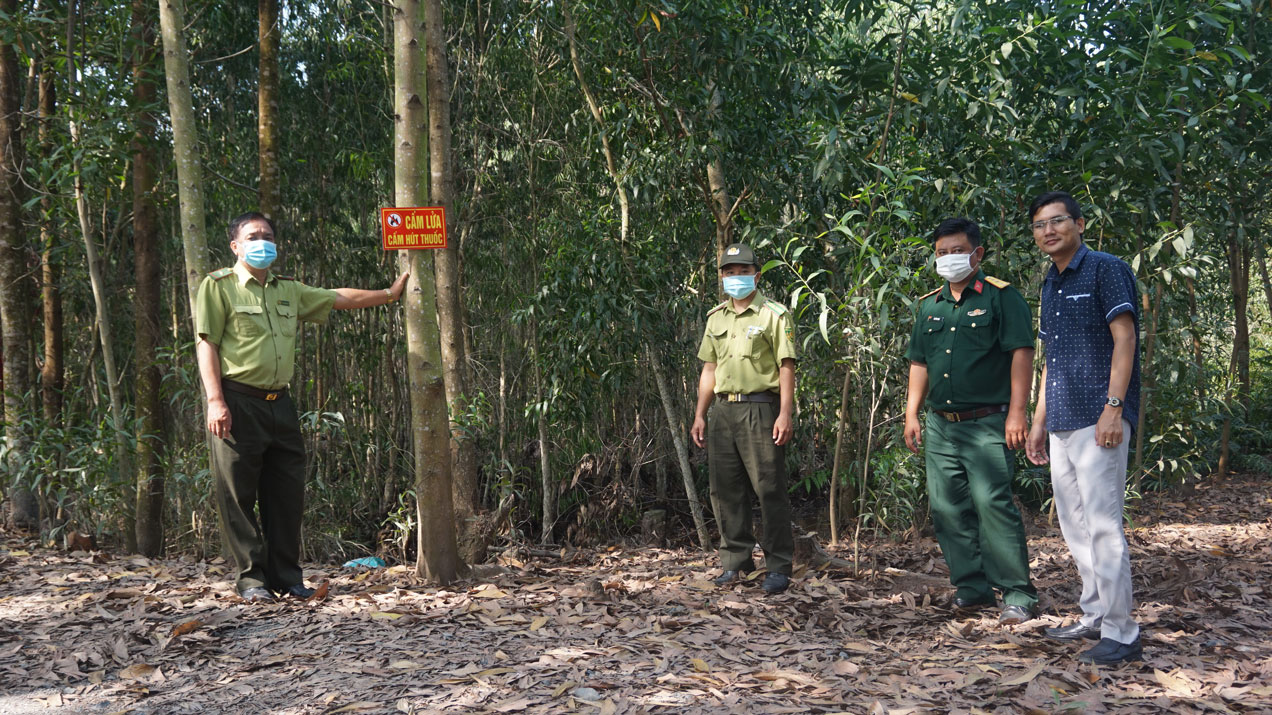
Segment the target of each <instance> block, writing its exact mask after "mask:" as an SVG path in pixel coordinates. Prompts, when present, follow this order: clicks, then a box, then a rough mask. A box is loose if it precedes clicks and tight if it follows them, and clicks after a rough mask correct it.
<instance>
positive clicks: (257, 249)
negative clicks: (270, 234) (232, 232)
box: [243, 239, 278, 269]
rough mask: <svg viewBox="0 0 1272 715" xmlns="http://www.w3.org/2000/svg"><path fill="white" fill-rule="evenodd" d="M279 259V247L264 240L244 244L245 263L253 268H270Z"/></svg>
mask: <svg viewBox="0 0 1272 715" xmlns="http://www.w3.org/2000/svg"><path fill="white" fill-rule="evenodd" d="M276 258H278V247H277V246H275V245H274V242H273V241H266V240H264V239H259V240H251V241H244V242H243V262H244V263H246V264H247V265H249V266H251V267H252V268H261V269H264V268H269V267H270V266H271V265H272V264H273V263H274V259H276Z"/></svg>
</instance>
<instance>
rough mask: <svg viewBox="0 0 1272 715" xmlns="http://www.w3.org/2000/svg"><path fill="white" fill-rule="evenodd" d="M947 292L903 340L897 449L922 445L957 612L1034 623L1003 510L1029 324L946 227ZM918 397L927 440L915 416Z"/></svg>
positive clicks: (1013, 294)
mask: <svg viewBox="0 0 1272 715" xmlns="http://www.w3.org/2000/svg"><path fill="white" fill-rule="evenodd" d="M933 242H934V244H935V249H936V270H937V273H939V274H940V275H941V277H942V278H944V279H945V280H946V283H945V285H944V286H942V287H941V288H938V289H937V290H934V291H932V292H931V293H928V294H927V295H925V296H923V297H922V298H921V299H919V301H918V309H917V313H916V315H915V321H914V331H913V333H912V334H911V336H910V350H909V352H908V353H907V354H906V356H907V357H908V358H909V359H910V383H909V395H908V399H907V400H906V410H905V442H906V446H908V447H909V448H910V450H911V451H913V452H915V453H916V454H917V453H918V451H919V446H920V445H923V446H924V451H925V453H926V459H927V478H928V496H929V498H930V501H931V505H932V521H933V522H934V524H935V526H936V536H937V540H938V541H939V542H940V544H941V551H942V552H943V553H944V554H945V562H946V564H948V565H949V569H950V581H951V582H952V583H953V584H954V586H955V587H956V588H957V593H956V594H955V599H954V603H955V606H956V607H957V608H959V609H964V608H975V607H979V606H983V605H992V604H994V603H996V598H995V596H994V589H995V588H997V589H998V590H999V591H1001V592H1002V594H1003V603H1004V607H1003V611H1002V614H1001V616H1000V618H999V622H1000V623H1002V624H1004V625H1014V624H1016V623H1020V622H1022V621H1025V620H1028V619H1029V618H1031V617H1032V615H1033V613H1034V609H1035V608H1036V607H1037V603H1038V592H1037V591H1036V590H1035V589H1034V587H1033V584H1032V583H1031V582H1030V579H1029V553H1028V550H1027V548H1026V543H1025V531H1024V525H1023V523H1022V522H1021V518H1020V512H1019V510H1017V509H1016V505H1015V504H1014V503H1013V502H1012V493H1011V481H1012V475H1013V473H1014V469H1015V458H1014V455H1012V453H1011V451H1010V450H1013V449H1019V448H1020V447H1021V446H1022V445H1023V444H1024V441H1025V437H1026V435H1027V430H1026V423H1025V408H1026V405H1027V403H1028V401H1029V388H1030V379H1031V376H1032V370H1033V352H1034V351H1033V322H1032V318H1031V316H1030V313H1029V306H1028V305H1026V304H1025V300H1024V298H1022V297H1021V295H1020V292H1019V291H1017V290H1016V289H1015V288H1013V287H1012V286H1011V285H1010V284H1008V283H1006V282H1005V281H1001V280H999V279H997V278H991V277H988V276H986V275H985V274H984V273H983V272H981V270H980V262H981V260H982V259H983V258H984V256H985V249H984V247H983V246H981V245H980V228H979V227H978V226H977V225H976V224H975V223H974V222H972V221H970V220H968V219H962V218H958V219H947V220H946V221H944V222H942V223H941V225H940V226H938V227H937V229H936V231H935V232H934V233H933ZM925 397H926V402H927V407H928V416H927V430H926V432H927V434H926V440H924V434H923V433H924V430H923V429H922V428H921V427H920V422H919V410H920V407H921V406H922V405H923V403H924V398H925Z"/></svg>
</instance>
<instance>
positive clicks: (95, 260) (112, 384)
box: [66, 3, 136, 550]
mask: <svg viewBox="0 0 1272 715" xmlns="http://www.w3.org/2000/svg"><path fill="white" fill-rule="evenodd" d="M69 8H70V9H69V10H68V12H67V19H66V27H67V30H66V70H67V86H68V87H69V90H68V91H67V96H68V97H69V99H70V101H69V102H68V119H67V126H68V127H69V128H70V133H71V149H72V152H71V167H72V174H73V175H74V177H75V179H74V187H75V212H76V214H77V215H78V216H79V224H80V235H81V236H82V237H83V239H84V257H85V258H86V259H87V262H88V280H89V284H90V285H91V287H92V292H93V306H94V309H95V310H96V313H97V334H98V336H99V337H100V338H101V343H102V366H103V367H104V368H105V369H106V393H107V395H108V396H109V398H110V415H111V420H112V423H113V425H114V433H115V449H116V450H117V452H118V455H117V458H116V462H115V463H116V464H117V465H118V466H119V472H120V474H121V475H126V476H127V477H128V478H130V479H131V478H132V477H133V476H134V475H133V471H132V453H131V446H130V445H129V444H128V433H127V431H126V430H127V428H128V422H127V418H126V417H125V415H124V400H123V396H122V395H120V393H119V388H120V376H119V369H118V368H117V367H116V365H115V339H114V335H115V331H114V328H113V326H112V325H111V321H110V319H111V312H110V307H109V306H108V305H107V303H106V279H105V277H104V276H103V275H102V261H101V259H100V257H99V256H98V255H97V242H96V241H95V240H93V233H92V227H91V224H90V222H89V217H88V199H87V198H86V197H85V196H84V177H83V170H82V166H81V162H80V152H79V148H80V146H81V143H80V133H79V122H78V121H76V119H75V115H76V112H75V110H74V109H73V107H74V105H75V90H76V88H77V87H78V86H79V70H78V69H77V68H76V64H75V46H76V42H75V26H76V25H77V23H78V19H77V17H76V12H75V3H71V4H70V6H69ZM103 228H104V227H103ZM135 517H136V514H135V513H132V514H129V515H128V518H130V519H133V518H135ZM134 524H135V522H134ZM134 524H130V525H129V527H130V528H128V529H127V530H126V531H125V532H124V538H125V541H127V543H128V548H129V550H133V549H135V548H136V543H135V536H136V533H135V531H134V530H133V526H134Z"/></svg>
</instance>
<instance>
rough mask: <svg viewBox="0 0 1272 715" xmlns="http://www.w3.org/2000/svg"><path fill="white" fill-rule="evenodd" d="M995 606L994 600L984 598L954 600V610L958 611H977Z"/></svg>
mask: <svg viewBox="0 0 1272 715" xmlns="http://www.w3.org/2000/svg"><path fill="white" fill-rule="evenodd" d="M992 605H994V600H993V599H992V598H991V599H984V598H956V599H954V609H955V610H958V611H975V610H979V609H981V608H985V607H986V606H992Z"/></svg>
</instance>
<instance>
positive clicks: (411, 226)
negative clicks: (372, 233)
mask: <svg viewBox="0 0 1272 715" xmlns="http://www.w3.org/2000/svg"><path fill="white" fill-rule="evenodd" d="M380 227H381V229H382V230H383V234H384V250H386V251H397V250H400V249H404V248H446V210H445V209H443V208H442V207H441V206H417V207H412V208H402V207H396V208H382V209H380Z"/></svg>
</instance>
